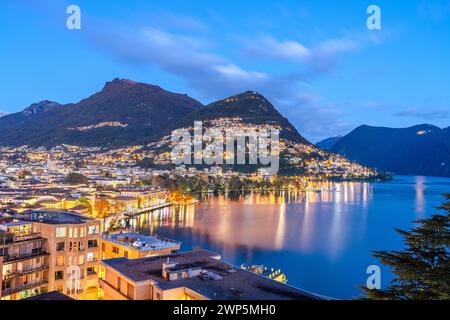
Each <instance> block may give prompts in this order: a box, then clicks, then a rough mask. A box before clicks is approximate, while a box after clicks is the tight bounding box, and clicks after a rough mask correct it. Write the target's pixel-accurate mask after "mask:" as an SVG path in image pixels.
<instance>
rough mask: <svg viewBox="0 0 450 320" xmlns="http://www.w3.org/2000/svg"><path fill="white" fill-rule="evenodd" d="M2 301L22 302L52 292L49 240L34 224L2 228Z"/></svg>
mask: <svg viewBox="0 0 450 320" xmlns="http://www.w3.org/2000/svg"><path fill="white" fill-rule="evenodd" d="M0 260H1V262H0V275H1V279H0V282H1V287H0V297H1V299H2V300H19V299H24V298H28V297H31V296H34V295H39V294H42V293H45V292H47V291H48V279H49V253H48V250H47V240H46V239H45V238H44V237H42V235H41V233H39V232H36V231H35V230H34V229H33V225H32V223H30V222H23V221H11V222H7V223H2V224H0Z"/></svg>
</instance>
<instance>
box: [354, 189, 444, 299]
mask: <svg viewBox="0 0 450 320" xmlns="http://www.w3.org/2000/svg"><path fill="white" fill-rule="evenodd" d="M446 199H447V201H446V202H445V203H444V204H443V205H442V206H441V207H439V209H440V210H442V211H443V212H444V213H443V214H437V215H433V216H431V217H430V218H428V219H422V220H418V221H416V223H417V224H418V226H417V227H415V228H413V229H411V230H410V231H409V232H407V231H403V230H397V232H399V233H400V234H401V235H402V236H403V237H404V243H405V249H404V251H390V252H388V251H375V252H374V254H373V255H374V256H375V257H376V258H378V259H379V260H380V261H381V262H382V263H383V264H385V265H387V266H389V267H390V268H391V269H392V271H393V273H394V274H395V275H396V278H395V279H394V280H393V281H391V282H390V284H389V286H388V287H387V288H386V289H384V290H376V289H368V288H363V289H364V290H365V296H366V297H367V298H369V299H386V300H447V299H450V262H449V261H450V260H449V257H450V250H449V248H450V247H449V245H450V231H449V226H450V221H449V219H450V194H448V195H446Z"/></svg>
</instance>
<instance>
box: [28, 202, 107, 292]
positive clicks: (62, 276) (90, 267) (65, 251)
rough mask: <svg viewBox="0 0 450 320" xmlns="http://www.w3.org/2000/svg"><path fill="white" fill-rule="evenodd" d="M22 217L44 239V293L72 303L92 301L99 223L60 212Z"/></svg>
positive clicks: (96, 286)
mask: <svg viewBox="0 0 450 320" xmlns="http://www.w3.org/2000/svg"><path fill="white" fill-rule="evenodd" d="M22 215H23V218H24V219H25V220H27V221H30V222H32V223H33V228H34V230H36V231H37V232H39V233H40V234H41V235H42V237H43V238H45V239H47V242H46V243H47V246H46V247H47V252H48V254H49V257H48V291H58V292H61V293H63V294H66V295H68V296H70V297H72V298H75V299H95V298H96V296H97V291H98V290H97V288H98V260H99V243H100V222H98V221H96V220H95V219H92V218H87V217H84V216H80V215H76V214H73V213H70V212H64V211H31V212H25V213H23V214H22Z"/></svg>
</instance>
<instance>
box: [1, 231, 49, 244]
mask: <svg viewBox="0 0 450 320" xmlns="http://www.w3.org/2000/svg"><path fill="white" fill-rule="evenodd" d="M36 240H40V241H45V240H46V239H45V238H42V235H41V234H40V233H38V232H35V233H30V234H25V235H20V236H19V235H14V234H11V233H8V235H7V236H6V237H5V238H3V239H2V241H0V247H9V246H11V245H14V244H21V243H26V242H29V241H36Z"/></svg>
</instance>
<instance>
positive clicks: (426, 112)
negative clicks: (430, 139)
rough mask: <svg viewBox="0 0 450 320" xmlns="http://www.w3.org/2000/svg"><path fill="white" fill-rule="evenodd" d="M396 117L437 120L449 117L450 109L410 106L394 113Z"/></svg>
mask: <svg viewBox="0 0 450 320" xmlns="http://www.w3.org/2000/svg"><path fill="white" fill-rule="evenodd" d="M395 115H396V116H398V117H413V118H420V119H424V120H437V119H448V118H450V111H449V110H448V108H447V109H425V108H410V109H408V110H405V111H400V112H397V113H395Z"/></svg>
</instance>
